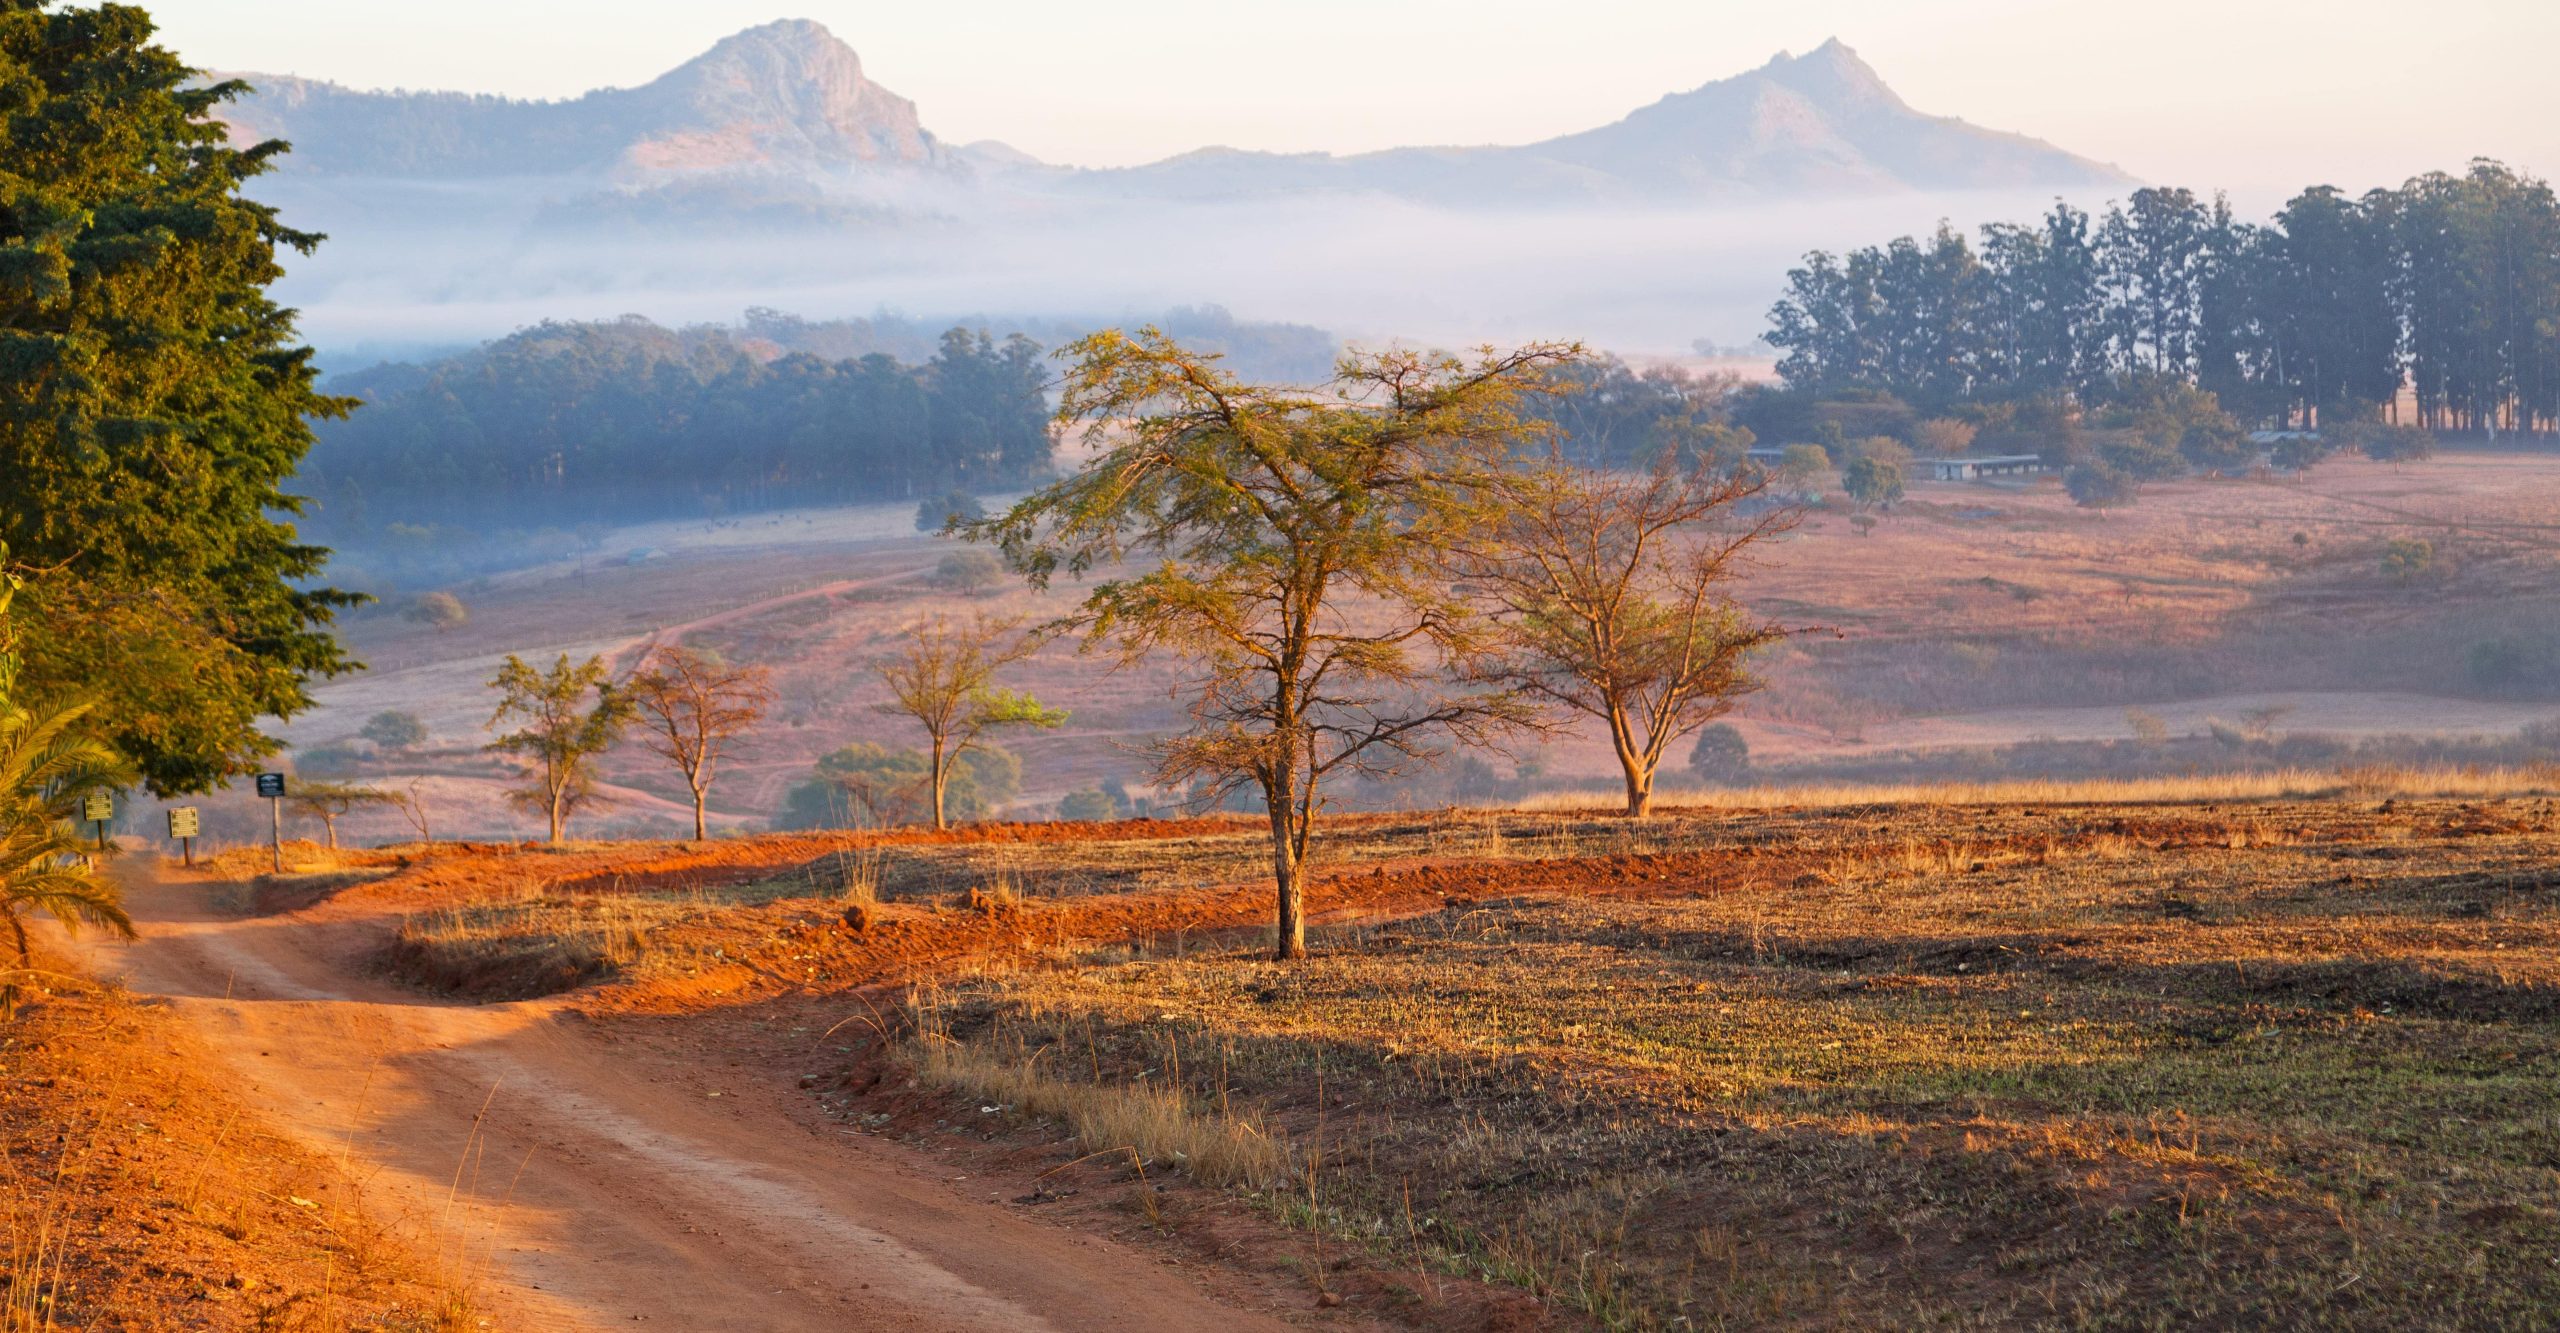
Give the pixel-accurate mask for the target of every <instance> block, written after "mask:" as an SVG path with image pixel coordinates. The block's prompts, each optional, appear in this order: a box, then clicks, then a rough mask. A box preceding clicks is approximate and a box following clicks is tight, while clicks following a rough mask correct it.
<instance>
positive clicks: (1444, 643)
mask: <svg viewBox="0 0 2560 1333" xmlns="http://www.w3.org/2000/svg"><path fill="white" fill-rule="evenodd" d="M1063 355H1065V356H1067V357H1069V358H1071V360H1072V363H1073V364H1072V366H1071V368H1070V369H1069V370H1068V372H1067V376H1066V390H1065V397H1064V401H1063V403H1062V405H1061V406H1060V408H1059V416H1060V419H1061V420H1062V421H1064V422H1067V423H1070V424H1072V423H1083V422H1094V423H1099V422H1111V423H1114V425H1115V427H1116V429H1115V432H1114V438H1116V439H1117V440H1118V441H1119V443H1117V444H1116V445H1115V446H1113V447H1112V448H1111V449H1110V450H1109V451H1108V452H1105V453H1103V454H1100V455H1098V456H1097V457H1095V458H1094V459H1093V460H1092V461H1090V462H1088V463H1087V464H1086V465H1085V466H1084V468H1083V469H1082V470H1081V471H1079V472H1077V473H1076V474H1075V475H1074V476H1072V477H1069V478H1068V479H1066V480H1065V481H1062V482H1059V483H1058V484H1056V485H1054V486H1051V487H1049V488H1048V489H1046V490H1043V491H1041V492H1039V493H1037V494H1035V495H1033V496H1031V497H1029V498H1028V499H1025V500H1024V501H1023V502H1022V503H1020V504H1018V505H1016V506H1014V508H1013V509H1012V510H1011V511H1010V512H1008V513H1006V514H1004V515H1003V516H1001V517H999V518H996V519H993V520H991V521H989V522H987V523H984V524H979V525H977V526H976V527H975V528H973V529H972V532H971V535H973V536H976V537H980V538H983V539H989V540H993V541H995V542H996V543H997V544H998V545H999V546H1000V547H1001V548H1002V549H1003V551H1004V553H1005V555H1006V557H1007V559H1008V560H1009V561H1010V562H1011V563H1012V565H1013V566H1014V568H1015V569H1017V570H1019V571H1021V572H1022V573H1023V574H1025V575H1026V576H1028V577H1029V578H1030V580H1031V582H1032V584H1033V586H1035V587H1045V586H1047V584H1048V582H1049V580H1050V579H1051V578H1052V577H1053V576H1054V575H1056V574H1057V573H1058V572H1059V571H1060V570H1065V571H1067V572H1068V573H1069V574H1071V575H1081V574H1085V573H1087V572H1089V571H1093V570H1096V569H1102V568H1106V567H1110V566H1115V565H1118V564H1119V563H1120V562H1122V561H1123V560H1130V559H1146V560H1151V561H1152V562H1153V563H1151V564H1146V565H1141V566H1134V567H1131V568H1129V569H1127V570H1125V571H1122V570H1115V571H1114V572H1113V574H1112V576H1111V577H1110V578H1107V579H1105V580H1104V581H1102V582H1100V583H1098V584H1096V585H1095V586H1094V588H1093V590H1092V591H1091V593H1089V594H1088V595H1087V596H1086V598H1085V600H1084V602H1083V604H1082V605H1081V606H1080V607H1079V608H1078V609H1077V610H1076V611H1075V612H1074V613H1072V614H1071V615H1069V616H1068V617H1067V618H1065V619H1064V620H1062V621H1061V622H1059V628H1061V629H1075V630H1081V631H1082V632H1083V633H1084V635H1085V644H1086V647H1087V648H1088V649H1091V648H1095V647H1099V646H1102V645H1104V644H1108V645H1110V646H1111V647H1113V648H1115V649H1116V650H1117V652H1118V655H1119V656H1120V658H1121V660H1122V661H1124V662H1128V661H1134V660H1137V659H1139V658H1142V657H1144V656H1145V655H1147V654H1149V653H1152V652H1156V651H1159V650H1161V651H1163V652H1166V653H1169V654H1171V655H1173V656H1174V657H1175V658H1177V659H1178V660H1179V661H1180V662H1181V663H1182V665H1183V668H1184V670H1185V673H1186V676H1185V679H1184V681H1183V683H1182V684H1181V686H1180V687H1179V688H1180V689H1181V690H1182V692H1183V693H1185V694H1186V695H1188V703H1189V709H1190V714H1191V725H1190V726H1189V728H1188V729H1187V730H1186V731H1184V732H1183V733H1182V734H1180V735H1177V736H1174V737H1171V738H1169V739H1167V740H1165V741H1162V742H1160V743H1159V744H1158V746H1157V749H1156V760H1157V762H1156V774H1155V781H1156V785H1158V786H1159V787H1163V788H1167V789H1174V790H1181V789H1186V788H1187V789H1193V790H1196V791H1198V792H1200V793H1201V794H1202V795H1204V796H1206V797H1207V798H1208V799H1211V800H1218V799H1223V798H1225V797H1227V796H1230V795H1233V794H1235V793H1237V792H1238V791H1239V790H1240V789H1247V788H1249V789H1252V790H1254V791H1256V792H1258V793H1259V794H1260V796H1261V797H1262V800H1263V805H1264V809H1265V810H1266V811H1267V812H1268V816H1269V819H1270V829H1271V857H1272V882H1273V888H1274V890H1275V896H1276V899H1277V917H1278V939H1277V942H1276V953H1277V955H1278V956H1279V957H1281V958H1284V959H1288V958H1302V957H1304V956H1306V915H1305V897H1304V894H1305V890H1304V884H1303V881H1302V878H1301V873H1300V872H1301V868H1302V867H1303V865H1304V863H1305V859H1306V853H1307V836H1308V831H1309V829H1310V828H1311V827H1312V824H1313V820H1314V816H1315V813H1316V811H1317V808H1318V799H1319V793H1320V791H1321V790H1322V784H1323V782H1324V780H1325V779H1327V778H1328V777H1333V776H1337V775H1339V776H1346V777H1347V776H1354V775H1367V776H1371V777H1386V776H1392V775H1394V774H1395V773H1397V772H1399V771H1403V770H1404V769H1405V768H1407V767H1409V766H1410V765H1411V764H1412V763H1414V762H1417V761H1422V760H1427V759H1429V758H1430V757H1432V755H1433V753H1434V750H1433V748H1432V744H1433V742H1434V741H1435V740H1436V739H1440V738H1450V737H1454V738H1456V739H1458V740H1461V741H1469V740H1484V739H1489V738H1490V737H1491V735H1492V733H1493V732H1494V731H1495V729H1497V728H1499V727H1502V726H1507V725H1512V724H1515V723H1517V722H1520V721H1523V720H1525V718H1526V715H1527V711H1528V710H1527V709H1526V707H1525V706H1524V705H1523V704H1522V702H1521V701H1520V700H1518V699H1517V698H1516V696H1513V695H1511V694H1509V693H1506V692H1503V691H1499V690H1486V689H1483V688H1481V687H1478V686H1474V685H1470V684H1467V683H1465V682H1457V683H1452V682H1451V681H1450V680H1449V677H1448V673H1447V672H1446V670H1445V668H1447V667H1449V666H1451V665H1452V664H1454V663H1457V662H1463V661H1466V660H1468V659H1471V658H1473V657H1475V656H1476V655H1477V654H1479V653H1480V652H1482V651H1483V650H1484V648H1485V646H1486V644H1487V635H1488V631H1489V627H1488V626H1487V625H1485V624H1484V622H1483V620H1482V618H1481V617H1480V616H1479V615H1478V614H1476V612H1475V611H1474V609H1473V608H1472V607H1470V606H1469V605H1468V604H1467V602H1466V601H1465V600H1464V599H1463V597H1462V596H1461V595H1460V594H1459V593H1458V592H1457V591H1455V590H1453V588H1452V587H1451V585H1450V580H1449V579H1448V578H1447V576H1446V557H1447V556H1448V554H1449V553H1450V552H1451V551H1452V550H1453V549H1454V548H1455V547H1456V546H1457V545H1458V544H1459V543H1460V542H1461V540H1462V539H1464V538H1465V537H1467V536H1468V535H1470V534H1471V533H1473V532H1474V531H1475V530H1477V529H1478V528H1480V527H1482V525H1483V524H1484V523H1485V522H1487V521H1488V520H1489V518H1490V517H1491V515H1492V514H1494V513H1496V512H1498V510H1499V508H1500V504H1501V502H1502V500H1503V498H1504V497H1506V496H1507V495H1508V494H1509V492H1510V488H1511V487H1512V486H1513V485H1514V484H1515V482H1516V476H1515V475H1514V474H1513V473H1512V472H1511V471H1510V469H1509V468H1508V467H1507V463H1508V460H1509V457H1510V454H1511V452H1512V450H1513V448H1514V445H1515V443H1516V442H1517V441H1518V440H1519V439H1521V438H1522V437H1524V436H1526V435H1530V434H1534V433H1535V432H1534V430H1533V429H1532V428H1530V427H1528V426H1526V425H1524V423H1523V422H1522V421H1521V420H1520V418H1519V417H1518V416H1517V415H1516V414H1515V412H1514V408H1515V406H1516V405H1517V404H1518V402H1519V401H1520V398H1521V396H1522V395H1523V394H1525V393H1529V392H1534V391H1539V390H1542V389H1544V388H1545V387H1546V386H1547V383H1548V379H1549V375H1550V372H1551V371H1553V370H1554V369H1555V368H1556V367H1558V366H1559V365H1561V364H1563V363H1565V362H1567V361H1570V360H1572V359H1573V358H1574V357H1576V356H1577V355H1578V349H1574V348H1567V347H1562V346H1551V345H1540V346H1534V347H1528V348H1523V349H1521V350H1519V351H1516V352H1510V353H1504V354H1496V353H1494V352H1491V351H1487V352H1485V353H1484V354H1483V355H1482V356H1481V357H1479V358H1477V359H1475V360H1472V361H1460V360H1458V359H1456V358H1451V357H1444V356H1436V355H1433V356H1425V355H1421V354H1416V353H1411V352H1403V351H1396V352H1381V353H1373V354H1366V355H1359V356H1354V357H1350V358H1347V359H1345V360H1344V361H1343V362H1342V364H1341V366H1340V368H1339V369H1338V370H1337V372H1336V375H1335V379H1334V381H1333V383H1332V384H1331V385H1330V386H1328V387H1326V388H1324V389H1319V390H1314V391H1303V390H1284V389H1274V388H1262V387H1257V386H1254V385H1248V384H1244V383H1242V382H1240V381H1238V380H1237V379H1235V378H1234V377H1233V376H1231V375H1228V374H1227V373H1225V372H1224V371H1222V370H1220V369H1219V368H1218V367H1217V365H1216V362H1215V359H1214V358H1210V357H1203V356H1199V355H1196V354H1194V353H1192V352H1190V351H1187V350H1185V349H1184V348H1182V347H1180V346H1179V345H1177V344H1175V343H1174V342H1173V341H1172V340H1171V339H1169V338H1166V337H1165V336H1164V335H1163V334H1161V333H1159V332H1156V331H1155V330H1152V329H1150V330H1146V331H1144V332H1141V333H1140V334H1138V335H1137V336H1136V337H1134V338H1133V337H1129V336H1127V335H1125V334H1122V333H1119V332H1117V331H1106V332H1103V333H1099V334H1095V335H1094V336H1092V337H1089V338H1086V339H1084V340H1083V341H1081V342H1078V343H1076V344H1074V345H1073V346H1071V347H1069V348H1067V349H1066V350H1065V352H1064V353H1063Z"/></svg>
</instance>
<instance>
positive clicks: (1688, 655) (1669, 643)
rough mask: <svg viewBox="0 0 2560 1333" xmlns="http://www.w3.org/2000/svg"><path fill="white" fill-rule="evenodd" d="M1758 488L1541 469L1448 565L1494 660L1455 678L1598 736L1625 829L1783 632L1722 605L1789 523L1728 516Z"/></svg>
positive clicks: (1781, 514)
mask: <svg viewBox="0 0 2560 1333" xmlns="http://www.w3.org/2000/svg"><path fill="white" fill-rule="evenodd" d="M1767 486H1768V482H1767V480H1766V478H1765V477H1764V476H1762V475H1761V474H1760V473H1758V472H1757V471H1750V470H1745V471H1738V472H1717V471H1714V470H1711V469H1710V468H1708V467H1704V466H1701V467H1697V468H1691V469H1681V468H1678V467H1676V466H1674V465H1673V464H1672V462H1671V461H1670V459H1669V458H1667V457H1666V458H1665V459H1664V461H1663V463H1662V465H1660V466H1658V467H1656V468H1655V469H1654V470H1653V471H1652V472H1651V473H1649V474H1645V475H1640V476H1638V475H1628V474H1601V473H1593V472H1585V471H1581V470H1579V469H1575V468H1571V467H1567V466H1564V465H1562V464H1560V463H1558V464H1551V465H1549V466H1547V467H1545V468H1543V469H1540V470H1539V471H1537V472H1536V473H1535V474H1534V476H1533V477H1532V479H1531V483H1530V484H1529V485H1526V486H1523V487H1520V488H1518V489H1517V490H1516V491H1515V492H1514V493H1513V497H1514V498H1513V500H1512V502H1511V503H1510V504H1508V505H1506V506H1504V508H1503V509H1502V511H1501V512H1500V514H1499V515H1498V516H1497V517H1496V518H1495V519H1494V520H1493V521H1492V522H1490V523H1489V524H1487V525H1486V529H1485V531H1484V534H1483V536H1482V538H1481V539H1480V540H1476V541H1471V542H1470V543H1469V544H1468V545H1467V546H1466V548H1465V549H1464V550H1463V551H1462V552H1461V554H1460V556H1459V558H1458V560H1457V561H1456V562H1455V563H1456V567H1457V572H1458V573H1459V574H1460V576H1461V577H1463V578H1465V579H1466V580H1467V581H1469V582H1470V583H1472V584H1473V585H1475V586H1476V587H1477V588H1478V589H1479V590H1480V591H1481V592H1482V593H1483V595H1484V596H1486V597H1487V598H1488V599H1490V600H1491V601H1492V602H1493V603H1494V604H1495V605H1496V606H1497V607H1499V608H1500V616H1501V621H1502V631H1503V632H1502V636H1501V642H1500V646H1499V648H1498V650H1497V651H1495V652H1492V653H1490V654H1487V655H1486V656H1485V657H1483V658H1481V659H1479V660H1477V661H1475V662H1472V663H1469V664H1467V670H1468V671H1469V672H1470V673H1471V674H1473V675H1475V676H1476V677H1477V678H1479V679H1482V680H1486V681H1488V682H1491V683H1494V684H1498V685H1502V686H1506V687H1509V688H1512V689H1517V690H1519V691H1521V692H1522V693H1524V694H1526V695H1528V696H1529V697H1532V698H1535V699H1538V700H1541V701H1543V702H1544V703H1545V704H1546V705H1548V706H1549V707H1551V708H1556V709H1561V710H1563V711H1566V712H1570V713H1580V714H1583V715H1586V716H1589V717H1593V718H1597V719H1599V720H1600V721H1601V722H1602V723H1603V724H1605V725H1606V726H1607V727H1608V730H1609V742H1610V746H1611V748H1612V750H1613V751H1614V752H1615V753H1616V755H1617V759H1618V767H1619V769H1620V770H1621V772H1622V774H1623V776H1624V777H1625V779H1626V789H1627V813H1628V814H1629V815H1631V816H1638V817H1641V816H1642V815H1644V814H1645V812H1646V810H1647V809H1648V808H1649V807H1650V805H1651V803H1652V800H1653V780H1654V774H1655V772H1656V771H1657V770H1658V769H1659V768H1660V767H1661V765H1662V757H1663V755H1664V754H1666V753H1668V752H1669V750H1670V748H1671V745H1672V743H1673V742H1675V741H1677V740H1679V739H1680V738H1681V737H1683V736H1686V735H1689V734H1691V733H1692V732H1695V731H1697V730H1698V729H1699V728H1701V727H1704V726H1706V725H1707V724H1708V723H1710V722H1713V721H1715V720H1716V719H1717V718H1720V717H1723V716H1724V715H1725V714H1727V713H1729V712H1732V711H1733V708H1734V705H1735V703H1736V702H1737V701H1738V700H1739V699H1740V698H1741V697H1742V696H1743V695H1744V694H1747V693H1749V692H1750V691H1752V690H1755V689H1757V688H1759V683H1758V682H1757V681H1755V680H1754V679H1753V678H1752V677H1751V675H1750V673H1749V672H1748V671H1746V670H1745V662H1746V659H1747V658H1748V657H1749V656H1750V654H1751V652H1752V650H1754V649H1756V648H1760V647H1762V646H1764V645H1767V644H1771V643H1775V642H1777V641H1779V640H1781V639H1783V638H1785V637H1787V635H1788V634H1789V633H1790V631H1788V630H1785V629H1781V628H1779V627H1778V626H1776V625H1774V624H1769V623H1764V622H1754V621H1753V620H1752V619H1751V618H1750V617H1749V616H1747V615H1746V614H1745V613H1744V612H1743V610H1742V608H1741V607H1740V606H1738V605H1737V604H1736V603H1735V602H1734V600H1733V598H1732V597H1731V595H1730V593H1729V588H1730V586H1731V582H1732V579H1733V576H1734V574H1735V573H1736V571H1737V569H1738V568H1739V567H1740V565H1741V563H1742V561H1743V558H1744V556H1745V553H1746V552H1748V551H1749V549H1750V548H1751V547H1752V545H1753V544H1755V543H1757V542H1759V541H1761V540H1762V539H1764V538H1766V537H1768V536H1770V535H1772V534H1774V533H1778V532H1783V531H1785V530H1787V529H1788V528H1791V527H1793V526H1794V525H1795V523H1796V521H1797V517H1798V515H1797V511H1795V510H1793V509H1790V508H1776V507H1772V508H1769V509H1767V510H1764V511H1763V512H1762V513H1761V514H1759V516H1757V517H1756V518H1743V517H1741V516H1740V514H1739V510H1741V509H1742V508H1743V507H1745V506H1746V505H1747V503H1748V502H1750V501H1752V500H1755V499H1757V498H1758V497H1759V496H1760V495H1761V493H1762V492H1763V491H1764V490H1766V489H1767Z"/></svg>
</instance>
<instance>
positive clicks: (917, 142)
mask: <svg viewBox="0 0 2560 1333" xmlns="http://www.w3.org/2000/svg"><path fill="white" fill-rule="evenodd" d="M632 95H633V96H634V97H637V98H641V99H645V100H647V101H651V102H655V103H657V104H659V105H658V106H657V113H658V114H657V116H656V117H655V119H656V120H657V121H658V132H657V133H656V134H653V135H651V136H650V137H648V138H647V139H644V140H643V141H641V142H639V143H635V144H633V145H632V146H631V148H630V150H629V151H628V152H627V153H625V154H624V161H625V162H626V164H627V165H629V166H632V167H636V168H639V169H641V170H643V171H648V172H657V171H669V170H673V171H685V170H698V169H704V168H727V167H734V166H742V165H752V164H757V163H765V162H782V161H789V162H799V163H805V164H811V165H819V166H829V165H845V164H850V163H857V162H860V163H874V162H896V163H904V164H908V165H926V164H934V165H938V164H940V163H942V162H943V161H944V159H945V156H946V154H945V153H944V150H943V148H942V146H941V145H940V144H939V143H937V142H935V140H934V138H933V136H932V135H930V134H928V133H926V132H925V130H924V128H923V126H922V125H921V124H920V123H919V121H918V119H917V116H916V106H915V103H913V102H910V101H908V100H907V99H906V98H903V97H900V96H898V95H897V94H895V93H893V92H890V91H889V90H888V89H886V88H883V87H881V86H880V85H878V84H876V83H873V82H872V81H871V80H870V79H869V78H867V77H865V76H864V75H863V72H862V57H861V56H860V55H859V54H857V53H856V52H855V51H854V49H853V48H852V47H851V46H848V45H846V44H845V42H844V41H843V40H842V39H840V38H838V37H837V36H836V35H835V34H834V33H832V32H829V31H827V29H826V26H825V25H824V24H821V23H818V22H816V21H814V20H811V19H784V20H781V21H779V22H774V23H767V24H764V25H762V26H761V27H754V28H749V29H747V30H745V31H743V32H739V33H734V34H732V35H730V36H728V37H725V38H723V39H721V41H720V42H719V43H718V44H717V45H715V46H713V47H712V48H711V49H710V50H709V51H706V52H704V53H703V54H701V55H699V56H696V57H695V58H693V59H692V60H689V61H687V62H685V63H684V64H683V65H681V66H678V67H677V68H676V69H675V70H673V71H671V72H669V73H668V74H666V75H665V76H663V77H661V78H659V79H658V80H657V81H656V82H654V83H651V84H649V85H648V86H646V87H643V88H640V89H637V90H635V91H634V93H633V94H632Z"/></svg>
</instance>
